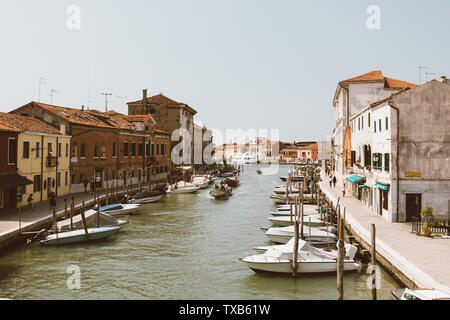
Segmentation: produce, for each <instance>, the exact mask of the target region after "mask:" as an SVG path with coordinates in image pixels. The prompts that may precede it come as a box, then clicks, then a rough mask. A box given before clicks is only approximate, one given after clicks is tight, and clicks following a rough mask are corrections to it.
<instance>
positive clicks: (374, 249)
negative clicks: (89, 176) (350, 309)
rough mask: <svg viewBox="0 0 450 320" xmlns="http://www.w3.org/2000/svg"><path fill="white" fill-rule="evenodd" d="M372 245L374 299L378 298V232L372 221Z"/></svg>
mask: <svg viewBox="0 0 450 320" xmlns="http://www.w3.org/2000/svg"><path fill="white" fill-rule="evenodd" d="M371 231H372V232H371V233H372V246H371V248H370V251H371V256H372V300H377V287H376V272H375V271H376V270H375V268H376V264H377V259H376V252H377V251H376V247H375V239H376V232H375V224H374V223H372V230H371Z"/></svg>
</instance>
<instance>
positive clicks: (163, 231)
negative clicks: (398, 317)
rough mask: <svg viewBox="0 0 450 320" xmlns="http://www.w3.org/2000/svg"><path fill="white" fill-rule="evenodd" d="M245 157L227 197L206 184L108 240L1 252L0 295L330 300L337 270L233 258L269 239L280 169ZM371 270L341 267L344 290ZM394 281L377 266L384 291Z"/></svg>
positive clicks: (361, 287)
mask: <svg viewBox="0 0 450 320" xmlns="http://www.w3.org/2000/svg"><path fill="white" fill-rule="evenodd" d="M256 168H257V167H256V166H247V167H245V171H244V173H243V175H242V176H241V177H240V180H241V184H240V185H239V187H237V188H236V189H235V190H234V191H233V196H232V197H231V198H230V199H228V200H215V199H211V197H210V196H209V189H205V190H200V192H199V193H198V194H179V195H167V196H166V197H165V198H163V200H162V201H160V202H158V203H152V204H148V205H144V206H142V207H141V208H140V210H139V211H138V212H137V213H136V214H135V215H133V216H131V217H130V223H129V224H127V225H125V226H124V227H123V228H122V230H121V231H120V232H119V233H118V234H116V235H114V236H112V237H111V238H109V239H106V240H105V241H102V242H98V243H93V244H89V245H74V246H63V247H41V246H40V245H39V244H38V243H33V244H31V245H28V246H25V247H23V248H20V249H13V250H10V251H9V252H7V253H6V254H4V255H2V256H0V295H1V296H3V297H8V298H12V299H335V298H336V277H335V276H334V275H325V276H324V275H321V276H314V277H311V276H309V277H304V276H300V277H298V278H297V279H292V278H290V277H273V276H268V275H260V274H255V273H253V271H251V270H250V269H248V267H247V266H246V265H245V264H243V263H241V262H240V261H239V260H238V259H239V258H240V257H243V256H246V255H248V254H253V251H252V247H254V246H260V245H268V244H270V243H269V242H268V241H267V239H266V237H265V235H264V234H263V232H262V231H261V230H260V229H259V228H260V227H262V226H269V223H268V221H267V217H268V215H269V211H271V210H273V209H274V208H275V207H274V205H273V203H272V200H270V199H269V197H268V195H269V194H270V192H271V190H272V188H273V187H274V186H275V185H282V182H281V180H279V178H278V176H279V175H284V174H286V173H287V170H288V169H289V168H288V167H281V170H280V173H279V174H278V175H276V176H264V175H257V174H256ZM72 264H75V265H78V266H79V267H80V269H81V290H69V289H68V288H67V286H66V281H67V278H68V277H69V276H70V274H69V273H67V267H68V266H70V265H72ZM367 277H368V275H366V274H365V273H364V272H362V273H350V274H346V275H345V288H344V290H345V298H347V299H370V297H371V296H370V291H369V290H368V289H367V287H366V281H367ZM396 286H397V285H396V283H395V282H394V281H393V280H392V279H391V278H390V277H389V276H388V275H387V274H385V273H383V274H382V289H381V290H380V292H379V293H378V296H379V297H380V298H381V299H383V298H384V299H391V295H390V290H391V289H393V288H394V287H396Z"/></svg>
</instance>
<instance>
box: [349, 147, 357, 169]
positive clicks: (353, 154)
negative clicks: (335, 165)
mask: <svg viewBox="0 0 450 320" xmlns="http://www.w3.org/2000/svg"><path fill="white" fill-rule="evenodd" d="M355 162H356V151H353V150H352V152H351V164H350V165H351V166H352V167H353V165H354V164H355Z"/></svg>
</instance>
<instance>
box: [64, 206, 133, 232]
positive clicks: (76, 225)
mask: <svg viewBox="0 0 450 320" xmlns="http://www.w3.org/2000/svg"><path fill="white" fill-rule="evenodd" d="M84 220H85V221H86V226H87V227H88V228H95V227H97V226H99V227H113V226H116V227H117V226H122V225H124V224H127V223H128V220H119V219H116V218H114V217H113V216H111V215H109V214H107V213H104V212H100V215H98V212H97V210H88V211H86V212H85V213H84ZM56 227H57V230H58V232H65V231H72V229H73V230H78V229H82V228H83V220H82V219H81V214H78V215H76V216H74V217H72V219H70V218H67V219H64V220H61V221H58V222H57V223H56Z"/></svg>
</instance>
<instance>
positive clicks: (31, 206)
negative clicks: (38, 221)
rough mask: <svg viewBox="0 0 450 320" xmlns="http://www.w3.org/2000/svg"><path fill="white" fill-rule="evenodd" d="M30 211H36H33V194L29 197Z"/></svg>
mask: <svg viewBox="0 0 450 320" xmlns="http://www.w3.org/2000/svg"><path fill="white" fill-rule="evenodd" d="M27 201H28V209H29V210H30V211H34V209H33V194H32V193H30V195H29V196H28V200H27Z"/></svg>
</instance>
